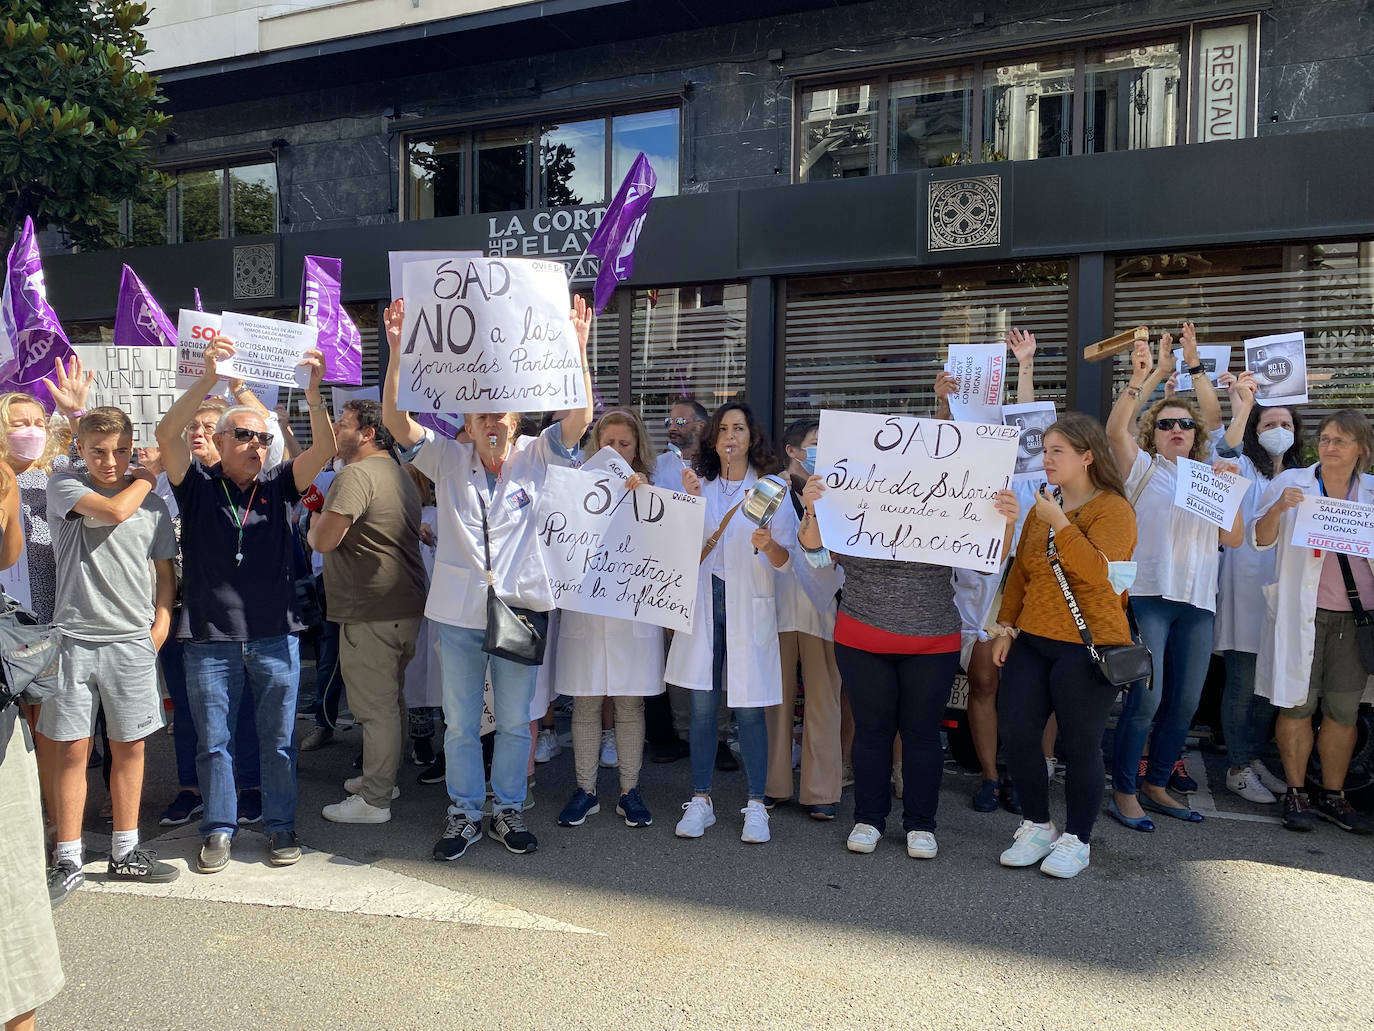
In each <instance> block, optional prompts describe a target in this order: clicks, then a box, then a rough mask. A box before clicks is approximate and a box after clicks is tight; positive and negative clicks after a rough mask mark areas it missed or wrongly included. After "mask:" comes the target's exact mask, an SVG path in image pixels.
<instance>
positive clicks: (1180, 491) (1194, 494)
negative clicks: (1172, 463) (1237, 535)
mask: <svg viewBox="0 0 1374 1031" xmlns="http://www.w3.org/2000/svg"><path fill="white" fill-rule="evenodd" d="M1177 461H1178V483H1177V484H1176V485H1175V487H1174V504H1175V505H1176V506H1177V507H1179V508H1181V509H1183V510H1184V511H1185V512H1192V513H1193V514H1194V515H1196V516H1200V517H1202V518H1203V519H1205V520H1207V521H1208V522H1209V523H1211V524H1213V525H1214V526H1219V527H1221V528H1222V529H1223V530H1229V529H1231V527H1232V526H1234V525H1235V522H1236V511H1237V510H1238V509H1239V508H1240V503H1241V502H1242V501H1244V500H1245V492H1246V491H1247V490H1249V489H1250V484H1251V483H1253V482H1254V481H1253V480H1247V479H1246V478H1245V477H1244V476H1237V475H1236V474H1234V473H1217V472H1213V471H1212V467H1211V466H1210V465H1207V464H1205V463H1203V462H1194V461H1193V460H1192V459H1191V458H1182V457H1180V458H1179V459H1178V460H1177Z"/></svg>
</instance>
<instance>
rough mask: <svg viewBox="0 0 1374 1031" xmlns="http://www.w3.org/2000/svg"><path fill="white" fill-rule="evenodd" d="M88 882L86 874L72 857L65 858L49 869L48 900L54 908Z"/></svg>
mask: <svg viewBox="0 0 1374 1031" xmlns="http://www.w3.org/2000/svg"><path fill="white" fill-rule="evenodd" d="M85 882H86V875H85V874H84V873H82V872H81V867H79V866H77V865H76V864H75V863H73V862H72V861H71V860H70V859H64V860H62V861H61V862H60V863H58V864H57V865H56V866H54V867H53V868H52V869H50V870H49V871H48V902H49V904H50V905H51V906H52V908H53V909H56V908H57V907H58V906H60V905H62V903H64V902H66V901H67V896H68V895H70V894H71V893H72V892H74V891H76V889H77V888H79V887H81V885H82V884H84V883H85Z"/></svg>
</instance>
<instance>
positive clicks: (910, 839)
mask: <svg viewBox="0 0 1374 1031" xmlns="http://www.w3.org/2000/svg"><path fill="white" fill-rule="evenodd" d="M939 851H940V849H939V847H938V846H937V845H936V844H935V835H934V834H931V833H930V831H907V834H906V854H907V855H909V856H910V857H911V858H912V859H934V858H935V854H936V853H937V852H939Z"/></svg>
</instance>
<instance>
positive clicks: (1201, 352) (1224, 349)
mask: <svg viewBox="0 0 1374 1031" xmlns="http://www.w3.org/2000/svg"><path fill="white" fill-rule="evenodd" d="M1197 360H1198V361H1199V362H1201V363H1202V368H1203V371H1204V372H1206V373H1207V378H1208V379H1209V380H1211V381H1212V386H1214V387H1215V386H1217V385H1218V384H1217V380H1219V379H1220V378H1221V376H1222V374H1223V373H1226V372H1229V371H1230V369H1231V347H1230V345H1229V344H1199V345H1198V349H1197ZM1174 371H1175V372H1177V373H1178V378H1177V379H1176V380H1174V390H1175V392H1176V393H1179V394H1186V393H1188V392H1189V391H1191V390H1192V389H1193V377H1192V376H1189V375H1188V363H1187V362H1186V361H1184V360H1183V348H1181V347H1175V348H1174Z"/></svg>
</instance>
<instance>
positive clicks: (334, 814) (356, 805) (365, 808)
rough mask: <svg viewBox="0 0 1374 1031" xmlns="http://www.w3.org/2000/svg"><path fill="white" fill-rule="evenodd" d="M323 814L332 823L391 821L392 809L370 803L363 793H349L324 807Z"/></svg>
mask: <svg viewBox="0 0 1374 1031" xmlns="http://www.w3.org/2000/svg"><path fill="white" fill-rule="evenodd" d="M320 812H321V815H323V816H324V818H325V819H326V820H329V821H331V822H332V823H389V822H390V821H391V810H390V809H381V808H379V807H378V806H375V805H369V804H368V802H367V799H365V798H363V796H362V795H349V796H348V797H347V798H345V799H344V800H343V801H342V802H335V803H334V804H333V805H327V806H325V807H324V809H322V810H321V811H320Z"/></svg>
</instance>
